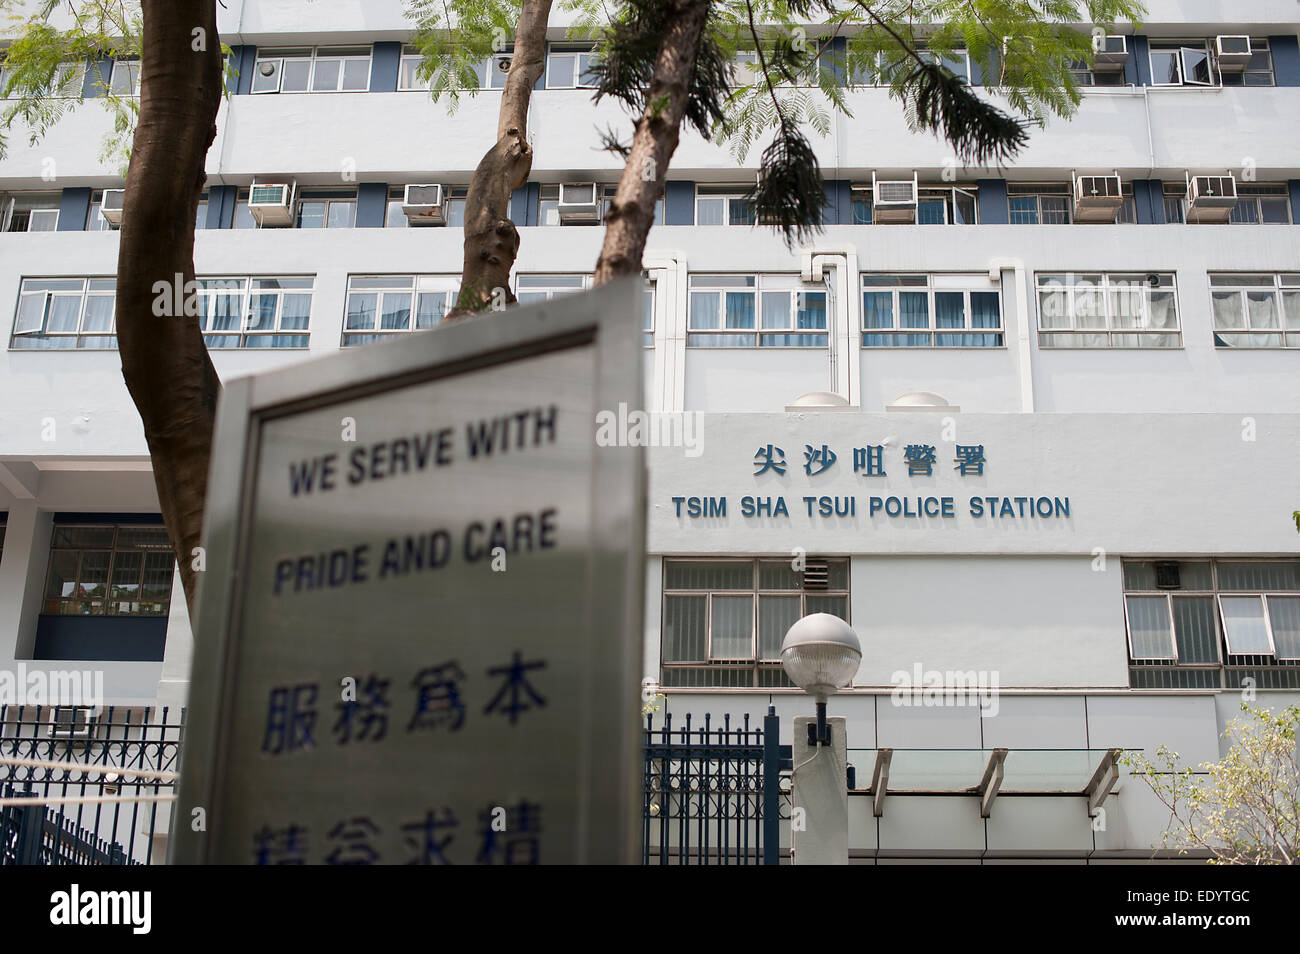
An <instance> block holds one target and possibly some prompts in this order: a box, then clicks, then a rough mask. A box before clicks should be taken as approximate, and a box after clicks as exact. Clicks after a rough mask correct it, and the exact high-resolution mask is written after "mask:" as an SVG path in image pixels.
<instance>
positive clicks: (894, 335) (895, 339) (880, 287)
mask: <svg viewBox="0 0 1300 954" xmlns="http://www.w3.org/2000/svg"><path fill="white" fill-rule="evenodd" d="M1002 344H1003V329H1002V297H1001V295H1000V294H999V292H998V291H997V289H996V288H994V286H993V285H992V283H991V282H990V281H989V280H988V277H987V276H982V275H876V274H865V275H863V276H862V346H863V347H864V348H999V347H1001V346H1002Z"/></svg>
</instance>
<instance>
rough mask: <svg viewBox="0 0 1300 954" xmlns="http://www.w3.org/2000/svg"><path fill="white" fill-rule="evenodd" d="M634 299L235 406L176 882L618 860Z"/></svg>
mask: <svg viewBox="0 0 1300 954" xmlns="http://www.w3.org/2000/svg"><path fill="white" fill-rule="evenodd" d="M639 294H640V292H639V287H637V285H636V283H635V282H632V283H627V284H625V285H620V286H611V287H610V288H607V289H601V290H599V291H596V292H593V293H591V294H589V295H584V296H575V297H566V298H563V299H557V300H556V301H554V302H550V303H546V304H544V305H538V306H534V307H530V308H522V309H518V310H515V311H511V312H507V313H505V314H502V315H491V316H485V317H482V318H477V319H473V320H471V321H467V322H463V323H459V324H456V325H452V326H448V327H446V328H443V329H439V330H437V331H434V332H430V333H427V334H417V335H413V336H410V337H409V338H403V339H402V340H400V341H394V342H391V343H387V344H379V345H372V346H368V347H366V348H364V349H358V350H357V351H354V352H345V353H343V354H340V355H337V356H331V357H329V358H326V359H323V360H321V361H317V362H311V363H307V364H304V365H301V366H298V367H294V368H290V369H288V370H285V371H279V372H274V373H272V374H268V375H263V376H259V377H256V378H251V379H243V380H241V381H236V382H233V383H232V384H231V385H229V386H228V387H227V390H226V393H225V394H224V395H223V399H222V406H221V412H220V417H219V422H218V438H217V443H216V446H215V448H214V454H213V459H214V462H215V463H214V470H213V473H212V475H211V483H210V486H211V488H212V499H211V500H210V502H209V508H208V521H207V525H206V528H205V542H206V543H207V545H208V547H209V554H208V561H207V562H208V569H207V571H206V573H205V574H204V577H203V579H202V583H201V585H202V590H201V602H200V613H199V620H198V625H197V628H196V638H195V643H196V652H195V658H194V666H193V674H192V689H191V706H190V710H189V724H188V726H187V732H186V743H185V751H184V753H183V766H182V776H181V794H180V801H179V806H178V812H177V815H176V816H175V819H174V820H173V822H172V831H173V854H172V860H173V861H176V862H182V863H183V862H217V863H234V864H303V863H306V864H444V863H454V864H474V863H480V864H535V863H571V862H621V861H629V860H631V859H632V857H633V851H634V848H635V845H636V838H637V825H636V822H637V818H638V815H637V812H638V809H639V805H640V800H639V796H638V794H637V792H638V787H639V771H640V768H641V764H640V757H639V723H638V716H639V712H638V707H637V700H638V695H637V691H636V686H637V683H638V679H639V675H640V663H641V658H640V656H641V652H640V646H641V632H640V624H641V603H642V599H643V595H642V590H643V586H644V571H643V560H644V558H643V550H644V525H643V524H644V512H645V498H644V476H643V474H644V462H643V458H642V453H643V452H642V451H641V450H640V449H639V448H635V447H609V448H603V447H598V446H597V445H596V443H595V441H594V440H593V437H592V423H591V422H592V420H593V417H594V415H595V414H596V413H597V412H598V411H599V409H601V408H603V407H613V406H616V405H617V403H618V402H620V401H624V402H629V401H630V402H632V403H634V404H635V403H637V402H639V400H640V394H641V391H640V389H641V384H640V372H641V360H642V356H641V348H640V340H639V337H640V330H639V329H640V325H639V323H638V321H639V318H638V316H639V314H640V311H639V309H640V300H639Z"/></svg>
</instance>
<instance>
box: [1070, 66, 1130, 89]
mask: <svg viewBox="0 0 1300 954" xmlns="http://www.w3.org/2000/svg"><path fill="white" fill-rule="evenodd" d="M1070 75H1071V76H1072V77H1073V78H1074V82H1075V84H1076V85H1078V86H1127V85H1128V83H1127V81H1126V80H1125V79H1124V71H1123V70H1094V69H1093V68H1092V67H1091V66H1089V65H1088V62H1087V61H1086V60H1075V61H1074V62H1073V63H1071V64H1070Z"/></svg>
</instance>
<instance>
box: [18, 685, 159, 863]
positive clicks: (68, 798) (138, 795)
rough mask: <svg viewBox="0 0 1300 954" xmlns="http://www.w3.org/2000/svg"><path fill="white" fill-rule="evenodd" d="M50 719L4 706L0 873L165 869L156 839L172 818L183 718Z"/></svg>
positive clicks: (49, 713) (123, 713)
mask: <svg viewBox="0 0 1300 954" xmlns="http://www.w3.org/2000/svg"><path fill="white" fill-rule="evenodd" d="M65 711H66V710H65ZM55 716H56V710H54V709H52V708H50V707H47V706H0V864H43V865H63V864H90V865H130V864H152V863H157V862H161V860H162V859H161V858H156V857H155V855H154V839H155V836H156V835H157V834H159V833H161V832H166V831H167V828H168V825H167V822H168V820H169V819H170V816H171V805H170V803H169V798H170V796H171V794H172V792H173V790H174V781H173V773H175V771H176V770H177V767H178V758H177V756H178V753H179V750H180V741H181V735H182V732H183V729H184V712H183V710H182V711H181V712H177V711H176V710H174V709H168V708H166V707H162V708H152V707H123V706H118V707H108V708H105V709H103V710H101V711H100V712H99V714H98V715H91V716H90V717H89V718H88V719H84V720H79V721H75V722H73V723H69V722H67V721H66V720H58V719H56V718H55ZM132 772H140V773H142V774H138V775H137V774H132ZM10 800H13V803H10ZM28 803H30V804H28Z"/></svg>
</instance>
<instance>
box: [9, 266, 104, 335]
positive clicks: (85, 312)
mask: <svg viewBox="0 0 1300 954" xmlns="http://www.w3.org/2000/svg"><path fill="white" fill-rule="evenodd" d="M116 296H117V279H115V278H25V279H23V282H22V285H21V286H20V288H19V292H18V313H17V315H16V316H15V317H14V333H13V337H12V338H11V339H10V342H9V346H10V347H11V348H13V349H15V350H24V351H26V350H34V351H54V350H63V349H69V348H84V349H112V348H116V347H117V338H116V334H117V329H116V326H115V325H114V321H113V316H114V310H115V307H116Z"/></svg>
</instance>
